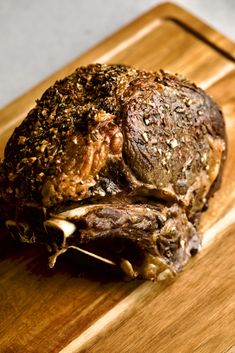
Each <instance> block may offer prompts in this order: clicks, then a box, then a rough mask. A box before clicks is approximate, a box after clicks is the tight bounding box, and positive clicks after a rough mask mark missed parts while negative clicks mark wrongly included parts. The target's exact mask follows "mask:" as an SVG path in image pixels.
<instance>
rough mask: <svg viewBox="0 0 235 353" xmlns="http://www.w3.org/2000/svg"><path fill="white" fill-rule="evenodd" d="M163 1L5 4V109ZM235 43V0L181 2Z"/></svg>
mask: <svg viewBox="0 0 235 353" xmlns="http://www.w3.org/2000/svg"><path fill="white" fill-rule="evenodd" d="M160 2H162V1H157V0H40V1H38V0H0V47H1V52H0V107H2V106H4V105H5V104H7V103H9V102H10V101H11V100H12V99H14V98H16V97H17V96H19V95H21V94H22V93H24V91H26V90H28V89H30V87H32V86H33V85H35V84H37V83H38V82H39V81H41V80H43V79H44V78H46V77H47V76H49V75H50V74H51V73H53V72H54V71H55V70H57V69H59V68H60V67H61V66H63V65H65V64H66V63H68V62H69V61H70V60H72V59H74V58H75V57H76V56H78V55H79V54H81V53H82V52H84V51H85V50H87V49H88V48H90V47H92V46H93V45H94V44H96V43H97V42H98V41H100V40H102V39H103V38H105V37H107V36H108V35H110V34H111V33H112V32H114V31H116V30H117V29H118V28H120V27H121V26H123V25H124V24H126V23H128V22H129V21H131V20H132V19H134V18H135V17H137V16H138V15H140V14H141V13H143V12H144V11H146V10H148V9H150V8H151V7H153V6H154V5H156V4H158V3H160ZM177 2H178V4H181V5H183V6H184V7H185V8H187V9H189V10H190V11H191V12H193V13H194V14H196V15H197V16H199V17H201V18H202V19H203V20H204V21H206V22H208V23H209V24H210V25H212V26H213V27H215V28H217V29H218V30H219V31H221V32H222V33H224V34H225V35H227V36H228V37H230V38H232V39H235V23H234V22H235V0H177Z"/></svg>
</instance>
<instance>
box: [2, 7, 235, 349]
mask: <svg viewBox="0 0 235 353" xmlns="http://www.w3.org/2000/svg"><path fill="white" fill-rule="evenodd" d="M234 56H235V45H234V44H233V43H232V42H230V41H229V40H228V39H226V38H225V37H223V36H222V35H221V34H219V33H218V32H216V31H214V30H213V29H211V28H210V27H208V26H207V25H205V24H204V23H202V22H201V21H199V20H198V19H196V18H195V17H194V16H192V15H190V14H189V13H187V12H185V11H184V10H182V9H181V8H179V7H177V6H175V5H173V4H169V3H167V4H163V5H161V6H158V7H156V8H154V9H152V10H151V11H150V12H148V13H147V14H145V15H143V16H142V17H140V18H138V19H137V20H136V21H134V22H133V23H131V24H130V25H128V26H127V27H125V28H123V29H122V30H120V31H119V32H118V33H116V34H114V35H113V36H111V37H110V38H108V39H107V40H105V41H104V42H102V43H100V44H99V45H98V46H96V47H95V48H93V49H91V50H90V51H89V52H87V53H85V54H84V55H82V56H81V57H80V58H78V59H76V60H75V61H73V62H72V63H70V64H69V65H67V66H66V67H65V68H63V69H61V70H60V71H58V72H57V73H55V74H54V75H52V76H51V77H50V78H48V79H46V80H45V81H44V82H42V83H41V84H39V85H38V86H37V87H35V88H33V89H32V90H31V91H29V92H27V93H26V94H24V95H23V96H22V97H20V98H19V99H17V100H15V101H14V102H12V103H11V104H9V105H8V106H6V107H5V108H4V109H2V110H1V111H0V156H2V155H3V150H4V146H5V143H6V141H7V139H8V137H9V136H10V134H11V133H12V131H13V129H14V127H15V126H16V125H17V124H19V122H20V121H21V120H22V119H23V117H24V116H25V114H26V113H27V111H28V110H29V109H30V108H31V107H32V106H33V104H34V101H35V99H36V98H38V97H40V95H41V94H42V92H43V91H44V90H45V89H46V88H47V87H48V86H49V85H50V84H52V83H53V82H54V81H55V80H56V79H59V78H62V77H64V76H65V75H67V74H69V73H71V72H72V71H73V70H74V69H75V68H76V67H77V66H79V65H83V64H87V63H90V62H113V63H114V62H122V63H126V64H131V65H135V66H137V67H140V68H146V69H151V70H157V69H159V68H164V69H167V70H171V71H173V72H177V71H178V72H180V73H181V74H183V75H186V76H187V77H189V78H190V79H192V80H194V81H196V82H197V83H199V84H200V85H201V86H202V87H204V88H207V89H208V91H209V93H210V94H212V95H213V96H214V98H215V99H216V100H217V101H218V102H219V103H220V104H221V106H222V108H223V111H224V114H225V118H226V124H227V133H228V142H229V150H228V161H227V163H226V168H225V175H224V180H223V184H222V188H221V189H220V191H219V192H217V193H216V195H215V197H214V198H213V199H212V200H211V202H210V208H209V210H208V211H207V212H206V213H205V214H204V215H203V218H202V222H201V230H202V231H203V232H205V240H206V242H205V243H207V245H208V244H209V243H211V245H210V246H208V248H206V249H205V250H204V251H202V252H201V254H200V255H199V256H197V257H196V258H195V259H193V260H192V261H190V263H189V265H188V266H187V268H186V270H185V271H184V272H183V273H182V274H181V275H180V276H179V277H178V278H177V279H176V280H175V281H174V282H173V283H171V284H170V285H169V286H166V285H158V284H153V283H149V282H146V283H143V282H140V281H134V282H130V283H124V282H122V281H121V280H120V279H119V277H118V276H115V277H114V278H113V279H111V276H110V274H108V273H105V274H101V273H100V272H96V273H95V274H94V273H93V272H94V271H93V268H94V266H97V264H93V267H91V268H90V270H85V267H84V262H86V261H87V258H83V259H80V260H79V259H75V260H74V259H73V257H72V254H71V256H67V257H64V258H63V257H62V258H61V259H60V260H59V263H58V265H57V266H56V268H55V269H54V270H49V269H48V268H47V264H46V252H45V250H44V249H43V248H40V247H32V246H25V245H21V244H16V243H14V242H13V240H11V238H10V237H9V236H8V234H6V233H5V231H4V230H3V229H1V230H0V240H1V244H2V245H1V248H0V262H1V266H0V273H1V276H0V352H59V351H62V352H64V353H71V352H80V351H83V352H86V351H91V352H143V351H144V352H145V351H146V352H173V353H174V352H177V353H178V352H180V353H181V352H206V353H207V352H230V351H231V349H232V347H233V346H234V345H235V331H234V330H235V320H234V319H235V318H234V313H235V297H234V293H235V284H234V278H235V276H234V275H235V270H234V260H233V254H234V252H235V242H234V240H233V239H234V238H233V234H234V225H233V224H234V221H235V209H234V208H233V207H234V201H235V192H234V190H235V188H234V187H235V175H234V172H233V170H234V163H235V155H234V153H233V148H234V146H235V126H234V125H235V90H234V86H235V64H234V63H235V60H234ZM216 238H217V239H216ZM74 261H75V262H74ZM103 270H105V268H103ZM81 271H83V272H84V271H85V274H84V275H83V276H80V275H79V274H80V273H81ZM143 347H144V349H143Z"/></svg>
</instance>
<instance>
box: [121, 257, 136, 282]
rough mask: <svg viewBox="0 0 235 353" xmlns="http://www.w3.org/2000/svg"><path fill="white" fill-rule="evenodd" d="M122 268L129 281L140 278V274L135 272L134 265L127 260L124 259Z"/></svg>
mask: <svg viewBox="0 0 235 353" xmlns="http://www.w3.org/2000/svg"><path fill="white" fill-rule="evenodd" d="M120 268H121V269H122V271H123V272H124V273H125V274H126V276H127V279H134V278H136V277H137V276H138V272H136V271H134V269H133V266H132V264H131V263H130V261H128V260H126V259H122V261H121V262H120Z"/></svg>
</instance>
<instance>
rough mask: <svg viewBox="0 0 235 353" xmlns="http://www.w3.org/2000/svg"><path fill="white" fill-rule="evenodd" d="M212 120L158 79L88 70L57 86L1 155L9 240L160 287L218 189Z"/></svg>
mask: <svg viewBox="0 0 235 353" xmlns="http://www.w3.org/2000/svg"><path fill="white" fill-rule="evenodd" d="M225 158H226V135H225V125H224V120H223V116H222V113H221V111H220V109H219V107H218V106H217V105H216V103H215V102H214V101H213V100H212V99H211V98H210V97H209V96H208V95H207V94H206V93H205V92H204V91H203V90H201V89H200V88H198V87H197V86H196V85H195V84H193V83H191V82H189V81H187V80H186V79H183V78H180V77H179V76H177V75H172V74H169V73H166V72H164V71H160V72H158V73H154V72H146V71H143V70H137V69H134V68H130V67H127V66H124V65H101V64H92V65H89V66H86V67H81V68H78V69H77V70H76V71H75V72H74V73H73V74H71V75H70V76H68V77H66V78H65V79H63V80H60V81H57V82H56V83H55V84H54V86H52V87H50V88H49V89H48V90H47V91H46V92H45V93H44V94H43V95H42V97H41V99H39V100H38V101H37V102H36V105H35V107H34V108H33V109H32V110H31V111H30V112H29V114H28V115H27V117H26V118H25V120H24V121H23V122H22V124H21V125H20V126H19V127H17V128H16V129H15V131H14V133H13V135H12V136H11V138H10V140H9V141H8V143H7V146H6V148H5V155H4V160H3V161H2V162H1V165H0V207H1V209H0V212H1V217H2V218H3V219H4V220H5V221H6V225H7V226H8V228H9V229H10V230H11V232H12V233H14V234H15V236H16V237H17V238H19V239H20V240H22V241H27V242H41V243H45V244H47V246H48V247H49V248H50V249H51V257H50V264H51V266H53V265H54V263H55V260H56V257H57V256H58V255H59V254H61V253H63V252H65V251H66V250H67V249H69V248H77V249H78V250H80V249H82V250H84V251H92V252H94V253H96V254H99V255H100V256H103V257H105V258H107V259H109V260H110V261H111V262H112V263H114V264H116V265H118V266H120V268H121V269H122V270H123V271H124V272H125V273H126V275H127V276H128V277H130V278H134V277H141V278H146V279H161V278H165V277H166V276H171V275H172V274H173V273H175V272H177V271H179V270H181V269H182V267H183V265H184V264H185V263H186V262H187V260H188V258H189V257H190V256H191V255H192V254H195V253H196V252H197V251H198V249H199V248H200V242H201V237H200V235H199V234H198V232H197V225H198V222H199V219H200V214H201V212H202V211H203V210H204V209H205V208H206V206H207V202H208V199H209V197H210V196H211V195H213V193H214V192H215V191H216V190H217V188H218V187H219V185H220V181H221V176H222V170H223V164H224V160H225Z"/></svg>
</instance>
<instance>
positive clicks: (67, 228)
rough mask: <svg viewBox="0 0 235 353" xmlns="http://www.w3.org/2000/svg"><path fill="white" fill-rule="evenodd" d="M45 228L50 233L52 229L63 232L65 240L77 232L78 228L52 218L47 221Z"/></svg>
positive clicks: (72, 224) (67, 222)
mask: <svg viewBox="0 0 235 353" xmlns="http://www.w3.org/2000/svg"><path fill="white" fill-rule="evenodd" d="M44 228H45V229H46V230H47V231H50V229H51V228H52V229H53V230H57V231H59V232H62V233H63V235H64V237H65V238H67V237H69V236H70V235H72V234H73V233H74V232H75V231H76V226H75V224H74V223H72V222H69V221H65V220H63V219H57V218H51V219H48V220H47V221H45V222H44Z"/></svg>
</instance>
